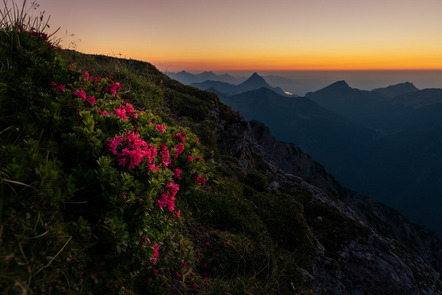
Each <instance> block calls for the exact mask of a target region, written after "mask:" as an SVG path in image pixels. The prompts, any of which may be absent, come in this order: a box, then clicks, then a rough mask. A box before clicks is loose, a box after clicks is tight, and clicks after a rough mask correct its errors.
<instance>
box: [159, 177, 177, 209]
mask: <svg viewBox="0 0 442 295" xmlns="http://www.w3.org/2000/svg"><path fill="white" fill-rule="evenodd" d="M179 189H180V187H179V185H178V184H176V183H174V182H171V183H168V184H166V190H168V191H167V192H166V193H164V194H162V195H161V197H160V198H159V199H158V200H157V203H158V206H159V207H160V208H164V207H167V208H168V209H169V211H170V212H173V211H174V210H175V195H176V194H177V192H178V190H179Z"/></svg>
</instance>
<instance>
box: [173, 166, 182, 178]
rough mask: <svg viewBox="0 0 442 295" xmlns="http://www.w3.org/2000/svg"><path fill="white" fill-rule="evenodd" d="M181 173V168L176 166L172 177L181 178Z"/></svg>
mask: <svg viewBox="0 0 442 295" xmlns="http://www.w3.org/2000/svg"><path fill="white" fill-rule="evenodd" d="M182 173H183V170H181V169H178V168H176V169H173V177H174V178H176V179H181V178H182V176H181V174H182Z"/></svg>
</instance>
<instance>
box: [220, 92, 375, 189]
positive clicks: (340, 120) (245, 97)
mask: <svg viewBox="0 0 442 295" xmlns="http://www.w3.org/2000/svg"><path fill="white" fill-rule="evenodd" d="M222 100H223V102H225V103H226V104H228V105H230V106H232V108H234V109H235V110H237V111H240V112H241V113H242V114H244V116H245V117H246V118H248V119H249V120H258V121H261V122H263V123H264V124H266V125H267V126H269V127H270V129H271V130H272V133H273V134H274V135H275V136H276V137H277V138H278V139H279V140H282V141H285V142H293V143H295V144H296V145H298V146H301V147H302V149H303V150H305V151H306V152H307V153H309V154H310V155H312V156H313V158H315V159H316V160H317V161H319V162H320V163H322V164H323V165H325V166H326V167H329V169H330V171H331V173H332V174H334V175H335V176H336V177H338V178H339V177H341V173H342V171H349V170H351V171H352V177H354V179H360V177H361V175H363V170H361V169H360V166H359V164H358V163H360V162H361V161H364V160H365V161H366V160H367V154H368V153H369V151H370V149H372V148H373V141H372V138H373V137H374V136H375V134H374V133H372V132H371V131H370V130H368V129H366V128H363V127H360V126H358V125H356V124H354V123H352V122H351V121H349V120H348V119H346V118H344V117H342V116H339V115H336V114H335V113H333V112H330V111H328V110H326V109H324V108H322V107H320V106H319V105H318V104H316V103H315V102H313V101H312V100H310V99H308V98H297V97H290V98H289V97H283V96H280V95H278V94H276V93H274V92H272V91H270V90H268V89H266V88H261V89H258V90H254V91H249V92H245V93H242V94H238V95H235V96H231V97H225V98H222ZM368 160H369V159H368ZM349 182H350V180H349Z"/></svg>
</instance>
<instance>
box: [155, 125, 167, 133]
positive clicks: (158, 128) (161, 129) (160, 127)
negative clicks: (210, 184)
mask: <svg viewBox="0 0 442 295" xmlns="http://www.w3.org/2000/svg"><path fill="white" fill-rule="evenodd" d="M155 129H156V130H158V131H160V133H163V132H164V130H165V128H164V126H163V125H161V124H158V125H157V126H156V127H155Z"/></svg>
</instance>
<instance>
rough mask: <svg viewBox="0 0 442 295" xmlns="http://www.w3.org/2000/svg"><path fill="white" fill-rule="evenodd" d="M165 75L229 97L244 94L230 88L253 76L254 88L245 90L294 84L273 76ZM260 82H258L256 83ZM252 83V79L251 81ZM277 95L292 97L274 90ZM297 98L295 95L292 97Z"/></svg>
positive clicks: (182, 73) (209, 73)
mask: <svg viewBox="0 0 442 295" xmlns="http://www.w3.org/2000/svg"><path fill="white" fill-rule="evenodd" d="M166 75H168V76H169V77H171V78H172V79H175V80H177V81H179V82H180V83H183V84H186V85H192V86H194V87H197V88H199V89H202V90H208V89H211V88H215V89H218V91H219V90H220V89H223V90H224V91H225V92H227V93H229V95H233V93H234V94H238V93H240V92H244V91H243V90H242V89H241V90H240V92H237V91H238V90H237V89H235V87H232V86H238V84H241V83H243V82H245V81H246V80H247V79H250V78H252V77H254V76H257V77H254V78H257V79H255V80H256V81H254V82H253V83H255V84H256V86H253V87H249V88H247V90H245V91H248V90H253V89H258V88H260V87H270V88H271V87H272V86H270V85H273V86H275V88H281V87H282V88H286V87H291V85H293V84H294V81H293V80H291V79H288V78H285V77H281V76H275V75H268V76H260V75H258V74H257V73H254V74H252V75H251V76H250V77H249V78H247V77H243V76H232V75H230V74H227V73H226V74H222V75H218V74H215V73H214V72H208V71H206V72H202V73H199V74H192V73H189V72H186V71H181V72H177V73H174V72H166ZM259 78H261V79H262V80H264V81H262V80H261V79H259ZM257 80H260V81H257ZM252 81H253V79H252ZM227 84H231V85H227ZM276 91H277V92H278V93H280V94H284V95H287V94H288V95H292V94H291V93H290V92H288V93H286V92H285V91H283V90H282V89H279V90H276ZM294 96H297V95H294Z"/></svg>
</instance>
